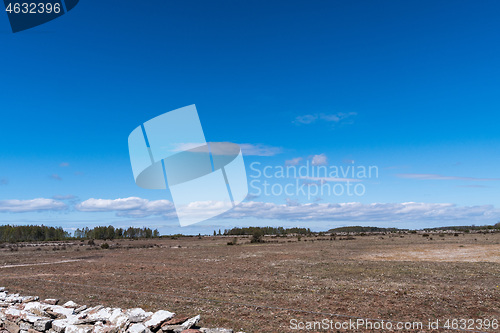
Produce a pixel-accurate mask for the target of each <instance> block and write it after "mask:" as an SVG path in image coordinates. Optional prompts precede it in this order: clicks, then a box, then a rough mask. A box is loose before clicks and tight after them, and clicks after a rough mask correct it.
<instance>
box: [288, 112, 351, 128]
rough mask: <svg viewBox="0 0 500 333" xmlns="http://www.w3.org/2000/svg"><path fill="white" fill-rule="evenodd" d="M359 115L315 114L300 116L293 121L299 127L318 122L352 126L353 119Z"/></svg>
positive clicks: (338, 113)
mask: <svg viewBox="0 0 500 333" xmlns="http://www.w3.org/2000/svg"><path fill="white" fill-rule="evenodd" d="M356 115H357V113H356V112H347V113H346V112H337V113H314V114H306V115H303V116H298V117H296V118H295V120H294V121H293V122H294V123H295V124H298V125H309V124H313V123H316V122H318V121H324V122H327V123H335V124H340V123H343V124H352V123H353V118H354V117H355V116H356Z"/></svg>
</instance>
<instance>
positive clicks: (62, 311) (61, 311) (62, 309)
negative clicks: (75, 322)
mask: <svg viewBox="0 0 500 333" xmlns="http://www.w3.org/2000/svg"><path fill="white" fill-rule="evenodd" d="M48 309H50V310H52V312H55V313H58V314H62V315H64V316H66V317H69V316H72V315H73V309H72V308H65V307H63V306H60V305H51V306H49V307H48Z"/></svg>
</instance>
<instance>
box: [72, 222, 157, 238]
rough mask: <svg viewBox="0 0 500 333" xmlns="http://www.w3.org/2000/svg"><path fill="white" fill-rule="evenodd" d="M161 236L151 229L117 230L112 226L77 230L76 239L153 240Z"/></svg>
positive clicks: (131, 228)
mask: <svg viewBox="0 0 500 333" xmlns="http://www.w3.org/2000/svg"><path fill="white" fill-rule="evenodd" d="M159 236H160V233H159V232H158V230H157V229H155V230H151V229H149V228H133V227H129V228H128V229H123V228H115V227H113V226H111V225H110V226H108V227H95V228H93V229H89V228H82V229H76V230H75V233H74V237H75V238H79V239H81V238H85V239H115V238H153V237H159Z"/></svg>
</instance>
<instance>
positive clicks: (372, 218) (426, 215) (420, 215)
mask: <svg viewBox="0 0 500 333" xmlns="http://www.w3.org/2000/svg"><path fill="white" fill-rule="evenodd" d="M224 217H226V218H245V217H254V218H262V219H279V220H290V221H347V222H386V221H391V222H406V221H436V222H441V221H484V220H488V221H492V222H494V221H496V220H498V218H500V210H498V209H496V208H494V207H493V206H491V205H484V206H465V207H462V206H457V205H454V204H451V203H417V202H406V203H373V204H362V203H359V202H351V203H338V204H327V203H321V204H318V203H308V204H300V205H294V206H290V205H277V204H274V203H264V202H243V203H241V204H240V205H238V206H236V208H235V209H233V210H232V211H230V212H228V213H226V214H224Z"/></svg>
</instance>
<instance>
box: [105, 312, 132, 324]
mask: <svg viewBox="0 0 500 333" xmlns="http://www.w3.org/2000/svg"><path fill="white" fill-rule="evenodd" d="M109 321H110V322H111V323H112V324H113V325H115V326H116V327H118V328H123V327H125V326H127V325H128V323H129V317H128V316H127V315H126V314H124V313H123V312H122V309H114V310H113V313H112V314H111V317H109Z"/></svg>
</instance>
